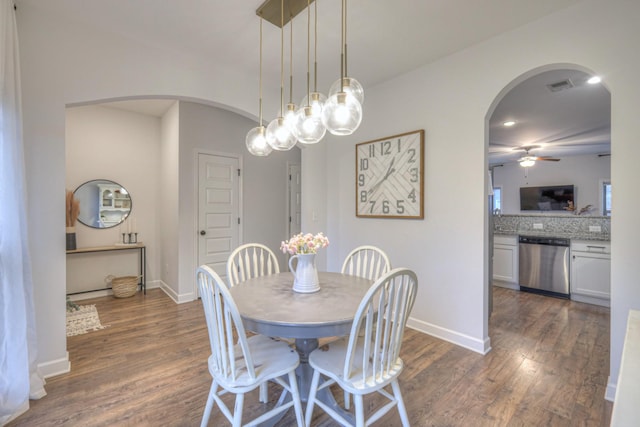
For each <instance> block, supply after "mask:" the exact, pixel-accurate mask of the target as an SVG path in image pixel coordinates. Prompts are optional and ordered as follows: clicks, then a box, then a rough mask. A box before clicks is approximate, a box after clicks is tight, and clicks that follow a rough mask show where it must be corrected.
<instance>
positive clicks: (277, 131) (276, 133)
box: [267, 0, 296, 151]
mask: <svg viewBox="0 0 640 427" xmlns="http://www.w3.org/2000/svg"><path fill="white" fill-rule="evenodd" d="M280 23H281V27H280V112H279V113H280V114H279V116H278V117H276V118H275V119H273V120H272V121H271V123H269V126H267V143H268V144H269V145H270V146H271V148H273V149H274V150H278V151H287V150H291V149H292V148H293V147H294V146H295V145H296V137H295V135H294V134H293V132H292V131H291V129H290V128H289V127H288V126H287V124H286V123H285V120H284V116H283V115H284V0H281V2H280Z"/></svg>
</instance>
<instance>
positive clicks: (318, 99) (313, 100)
mask: <svg viewBox="0 0 640 427" xmlns="http://www.w3.org/2000/svg"><path fill="white" fill-rule="evenodd" d="M325 102H327V97H326V96H324V94H323V93H320V92H311V93H310V94H309V95H307V96H305V97H304V98H303V99H302V102H301V103H300V105H301V108H300V109H302V108H303V107H304V106H305V105H309V106H311V109H312V112H313V116H314V117H317V118H318V119H320V120H322V109H323V108H324V103H325Z"/></svg>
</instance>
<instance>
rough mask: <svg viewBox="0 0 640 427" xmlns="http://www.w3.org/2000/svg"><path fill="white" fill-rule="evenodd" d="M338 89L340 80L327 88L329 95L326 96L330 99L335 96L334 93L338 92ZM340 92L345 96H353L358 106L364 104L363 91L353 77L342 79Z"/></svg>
mask: <svg viewBox="0 0 640 427" xmlns="http://www.w3.org/2000/svg"><path fill="white" fill-rule="evenodd" d="M340 89H341V85H340V79H338V80H336V81H335V82H333V84H332V85H331V87H330V88H329V94H328V95H327V96H328V97H331V96H332V95H335V94H336V93H338V92H340ZM342 91H343V92H345V93H346V94H347V95H351V96H354V97H355V98H356V99H357V100H358V102H359V103H360V106H362V105H363V104H364V89H363V88H362V85H361V84H360V82H359V81H357V80H356V79H354V78H353V77H343V78H342Z"/></svg>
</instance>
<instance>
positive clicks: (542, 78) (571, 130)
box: [486, 64, 611, 316]
mask: <svg viewBox="0 0 640 427" xmlns="http://www.w3.org/2000/svg"><path fill="white" fill-rule="evenodd" d="M594 76H596V73H594V72H592V71H591V70H588V69H586V68H585V67H582V66H578V65H574V64H551V65H546V66H542V67H538V68H535V69H532V70H530V71H528V72H526V73H524V74H522V75H520V76H518V77H517V78H515V79H514V80H513V81H512V82H511V83H509V84H508V85H507V86H506V87H505V88H504V89H503V90H502V91H501V92H500V93H499V94H498V95H497V96H496V98H495V99H494V101H493V103H492V105H491V107H490V108H489V110H488V112H487V115H486V126H487V131H486V135H487V147H488V149H487V156H488V164H489V169H490V174H491V178H492V179H491V183H492V184H491V185H492V189H495V190H496V191H495V193H496V194H495V197H493V198H492V197H490V198H489V201H488V203H489V206H488V210H489V215H488V218H489V224H488V229H489V232H488V236H489V238H488V242H487V250H488V253H489V256H488V257H487V258H488V260H489V266H488V268H487V270H486V271H488V275H489V277H488V280H487V283H488V287H489V289H488V295H489V298H488V309H487V311H488V313H491V310H492V292H491V291H492V289H493V286H492V281H493V279H494V278H495V277H496V275H495V274H494V273H495V271H494V269H493V268H494V263H493V256H494V253H493V248H494V221H493V220H494V218H499V219H500V221H498V222H500V223H501V225H504V222H505V221H504V218H503V217H502V215H506V216H509V218H508V220H509V221H508V222H510V224H509V226H510V227H511V228H509V229H508V230H506V231H508V232H511V233H512V234H513V235H514V236H515V237H514V238H516V239H517V235H518V233H519V232H520V231H522V229H521V227H523V226H522V225H521V224H520V223H519V222H518V219H519V218H518V217H519V216H520V215H522V214H523V211H521V210H520V198H519V188H520V187H526V186H535V185H553V184H556V183H557V184H560V181H562V184H568V183H571V184H572V185H573V184H575V187H576V190H577V199H576V203H577V206H576V208H578V209H580V208H585V207H586V206H589V205H590V208H589V209H588V211H587V214H588V215H592V216H605V215H607V212H608V214H610V211H607V209H606V208H607V206H606V203H607V200H606V197H605V196H606V194H607V193H606V192H607V191H610V188H611V187H610V177H611V170H610V157H609V155H610V143H611V141H610V135H611V96H610V93H609V91H608V90H607V88H606V86H605V82H595V83H594V82H592V81H589V79H590V78H591V77H594ZM509 122H511V123H509ZM523 160H531V161H532V164H533V165H532V166H527V167H523V166H524V164H522V161H523ZM606 184H608V187H606V186H605V185H606ZM498 201H499V203H496V202H498ZM496 209H498V210H496ZM524 213H527V214H531V212H524ZM535 214H536V215H540V217H541V218H542V219H544V220H546V219H548V218H545V215H553V214H555V215H560V216H562V215H570V212H567V211H566V210H563V211H561V212H553V213H551V212H543V211H539V212H535ZM495 215H501V216H499V217H496V216H495ZM561 219H562V218H561ZM539 222H544V221H539ZM605 224H607V221H605ZM609 224H610V223H609ZM536 225H539V224H536ZM526 226H529V227H530V226H531V224H525V227H524V228H526ZM507 228H508V227H507ZM500 231H501V233H500V234H504V233H502V231H505V230H500ZM536 232H540V230H536ZM602 232H603V239H608V238H609V234H608V232H609V228H608V226H606V225H605V229H604V230H602ZM514 242H516V243H515V245H517V240H514ZM505 253H506V252H505ZM513 254H516V255H513V256H517V246H516V247H515V248H514V251H513ZM502 261H504V260H502ZM513 261H515V262H516V263H517V258H516V259H514V260H513ZM517 268H518V266H517V264H515V265H514V266H513V268H512V271H511V274H512V275H511V277H509V275H508V274H505V275H504V276H502V278H503V279H507V280H506V281H507V285H508V286H506V287H511V288H513V289H518V277H517ZM498 276H500V275H498ZM489 316H490V314H489Z"/></svg>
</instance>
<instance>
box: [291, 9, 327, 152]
mask: <svg viewBox="0 0 640 427" xmlns="http://www.w3.org/2000/svg"><path fill="white" fill-rule="evenodd" d="M317 4H318V3H317V2H315V5H316V11H315V16H316V21H317V12H318V10H317ZM310 6H311V5H310V0H307V96H305V97H304V99H303V100H302V104H301V105H302V106H301V108H300V110H298V112H297V113H296V125H295V127H296V135H297V137H298V140H299V141H300V143H302V144H315V143H317V142H319V141H320V140H321V139H322V138H324V135H325V133H326V132H327V128H326V127H325V126H324V124H323V123H322V106H323V103H324V100H323V99H322V98H321V96H320V95H322V94H320V93H318V92H313V93H311V77H310V62H311V60H310V56H311V55H310V53H309V52H310V47H311V7H310ZM316 27H317V22H316ZM315 38H316V39H317V32H316V37H315ZM316 47H317V45H316ZM316 72H317V63H316ZM315 76H316V75H315V74H314V77H315ZM315 78H316V80H317V77H315ZM322 97H324V95H322Z"/></svg>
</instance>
